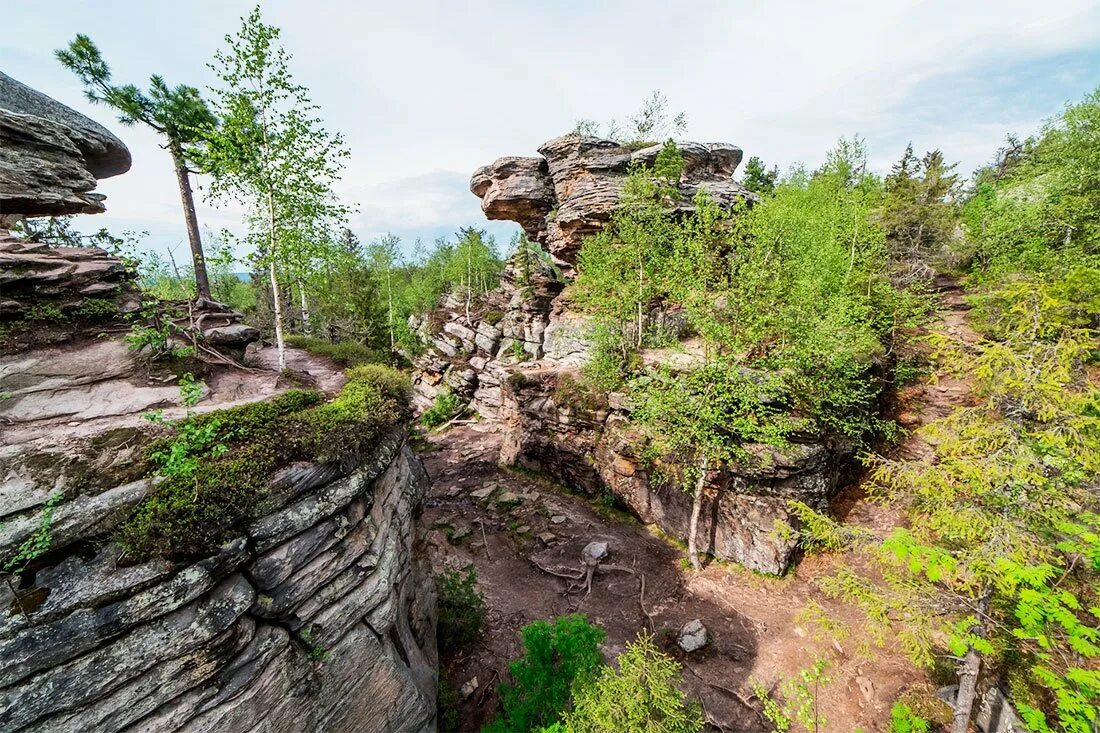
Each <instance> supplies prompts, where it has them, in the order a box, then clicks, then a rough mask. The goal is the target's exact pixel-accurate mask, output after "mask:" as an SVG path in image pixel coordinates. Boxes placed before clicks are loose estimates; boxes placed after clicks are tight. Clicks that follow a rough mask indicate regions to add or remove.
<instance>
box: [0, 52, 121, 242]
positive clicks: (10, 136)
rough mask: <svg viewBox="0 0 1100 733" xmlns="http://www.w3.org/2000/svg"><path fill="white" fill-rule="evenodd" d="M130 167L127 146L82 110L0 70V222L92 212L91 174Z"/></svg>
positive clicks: (96, 208) (97, 201)
mask: <svg viewBox="0 0 1100 733" xmlns="http://www.w3.org/2000/svg"><path fill="white" fill-rule="evenodd" d="M128 170H130V151H129V150H127V149H126V146H125V145H124V144H123V143H122V141H121V140H119V139H118V138H117V137H115V136H114V135H112V134H111V133H110V132H108V131H107V130H106V129H104V128H103V127H101V126H100V125H99V124H97V123H95V122H93V121H92V120H90V119H88V118H87V117H85V116H84V115H82V114H80V113H79V112H76V111H75V110H72V109H70V108H68V107H66V106H65V105H63V104H61V103H60V102H58V101H56V100H54V99H51V98H50V97H47V96H46V95H45V94H42V93H40V92H37V91H35V90H33V89H31V88H30V87H28V86H26V85H25V84H21V83H20V82H18V81H16V80H15V79H12V78H11V77H10V76H7V75H5V74H3V73H0V226H2V225H3V219H4V217H7V216H9V215H12V214H21V215H24V216H60V215H63V214H82V213H83V214H95V213H99V212H101V211H103V210H104V207H103V198H104V197H103V196H102V195H100V194H96V193H92V190H93V189H94V188H95V185H96V179H98V178H108V177H110V176H117V175H119V174H120V173H125V172H126V171H128Z"/></svg>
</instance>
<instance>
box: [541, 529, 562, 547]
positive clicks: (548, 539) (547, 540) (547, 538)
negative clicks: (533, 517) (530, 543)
mask: <svg viewBox="0 0 1100 733" xmlns="http://www.w3.org/2000/svg"><path fill="white" fill-rule="evenodd" d="M557 538H558V536H557V535H556V534H554V533H553V532H540V533H539V541H540V542H541V543H542V544H544V545H549V544H551V543H553V542H554V540H556V539H557Z"/></svg>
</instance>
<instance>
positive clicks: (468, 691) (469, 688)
mask: <svg viewBox="0 0 1100 733" xmlns="http://www.w3.org/2000/svg"><path fill="white" fill-rule="evenodd" d="M475 691H477V677H471V678H470V679H468V680H466V681H465V682H464V683H462V687H460V688H458V692H459V694H461V695H462V699H463V700H465V699H466V698H468V697H469V696H470V695H472V694H474V692H475Z"/></svg>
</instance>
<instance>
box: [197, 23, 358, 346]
mask: <svg viewBox="0 0 1100 733" xmlns="http://www.w3.org/2000/svg"><path fill="white" fill-rule="evenodd" d="M279 35H280V31H279V29H278V28H276V27H275V26H271V25H267V24H266V23H264V22H263V18H262V16H261V13H260V8H259V7H258V6H257V7H256V8H255V9H254V10H253V11H252V12H251V13H250V14H249V15H248V16H247V17H245V18H242V24H241V28H240V31H239V32H238V34H237V35H236V36H227V37H226V44H227V47H226V48H225V49H223V50H221V51H218V52H217V53H216V54H215V56H214V60H215V62H214V64H212V65H211V68H212V70H213V71H214V72H215V74H216V75H217V77H218V79H219V82H220V86H219V88H218V89H215V90H214V94H215V97H214V106H215V109H216V110H217V114H218V116H219V117H220V118H221V124H220V125H218V126H216V127H215V126H207V127H205V128H204V129H203V131H202V134H203V139H204V142H205V147H204V149H203V151H202V156H201V162H202V165H203V166H204V168H205V169H206V170H207V172H209V173H210V174H211V183H210V187H209V191H210V193H211V195H212V196H213V197H214V199H215V200H217V201H222V200H226V199H232V200H236V201H239V202H240V203H242V204H244V205H245V206H246V207H247V210H248V213H247V216H246V221H247V223H248V234H247V235H246V237H245V239H246V241H247V242H248V244H249V245H250V249H251V250H252V252H253V258H254V261H255V265H256V266H257V268H260V269H266V270H267V272H268V280H269V283H268V284H269V286H270V288H271V295H272V302H273V305H274V318H273V321H274V326H275V337H276V343H277V346H278V349H279V366H280V367H285V353H284V348H285V344H284V341H283V315H282V310H281V309H282V300H281V298H282V296H281V284H280V277H281V276H287V277H289V278H290V280H291V281H292V282H299V281H301V280H302V279H303V278H305V277H306V276H307V275H309V274H311V273H313V272H315V271H317V270H318V269H322V268H321V267H320V265H321V264H322V263H324V262H326V261H327V260H329V259H330V258H331V252H332V250H333V244H334V242H333V238H332V237H331V236H330V232H331V231H332V230H333V229H334V228H336V227H337V226H339V225H340V224H342V222H343V220H344V218H345V217H346V215H347V213H348V209H347V207H345V206H343V205H342V204H340V203H339V201H338V200H337V198H336V195H335V193H334V190H333V186H334V185H335V182H336V181H337V180H338V178H339V175H340V173H341V171H342V170H343V166H344V160H345V159H346V158H347V157H348V151H347V149H346V147H345V146H344V141H343V138H342V137H341V136H340V135H339V134H331V133H329V132H328V131H327V130H325V129H324V127H323V126H322V124H321V120H320V118H319V117H318V116H317V112H318V108H317V106H316V105H315V104H313V103H312V101H310V99H309V96H308V93H307V90H306V88H305V87H303V86H302V85H300V84H297V83H296V82H295V81H294V80H293V78H292V76H291V74H290V69H289V60H290V56H289V54H287V52H286V50H285V49H284V48H282V46H280V45H279ZM303 310H304V307H303Z"/></svg>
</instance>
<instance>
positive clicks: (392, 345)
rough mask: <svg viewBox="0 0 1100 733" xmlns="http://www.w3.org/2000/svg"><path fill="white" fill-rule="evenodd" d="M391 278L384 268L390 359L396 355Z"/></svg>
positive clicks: (467, 316)
mask: <svg viewBox="0 0 1100 733" xmlns="http://www.w3.org/2000/svg"><path fill="white" fill-rule="evenodd" d="M391 277H392V275H391V269H390V268H389V267H387V268H386V300H387V302H388V305H389V307H388V310H387V313H386V321H387V323H388V324H389V327H390V358H391V359H392V358H393V355H394V354H396V353H397V340H396V339H395V338H394V333H393V282H392V280H391ZM468 309H469V306H467V311H466V320H467V321H469V320H470V312H469V310H468Z"/></svg>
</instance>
